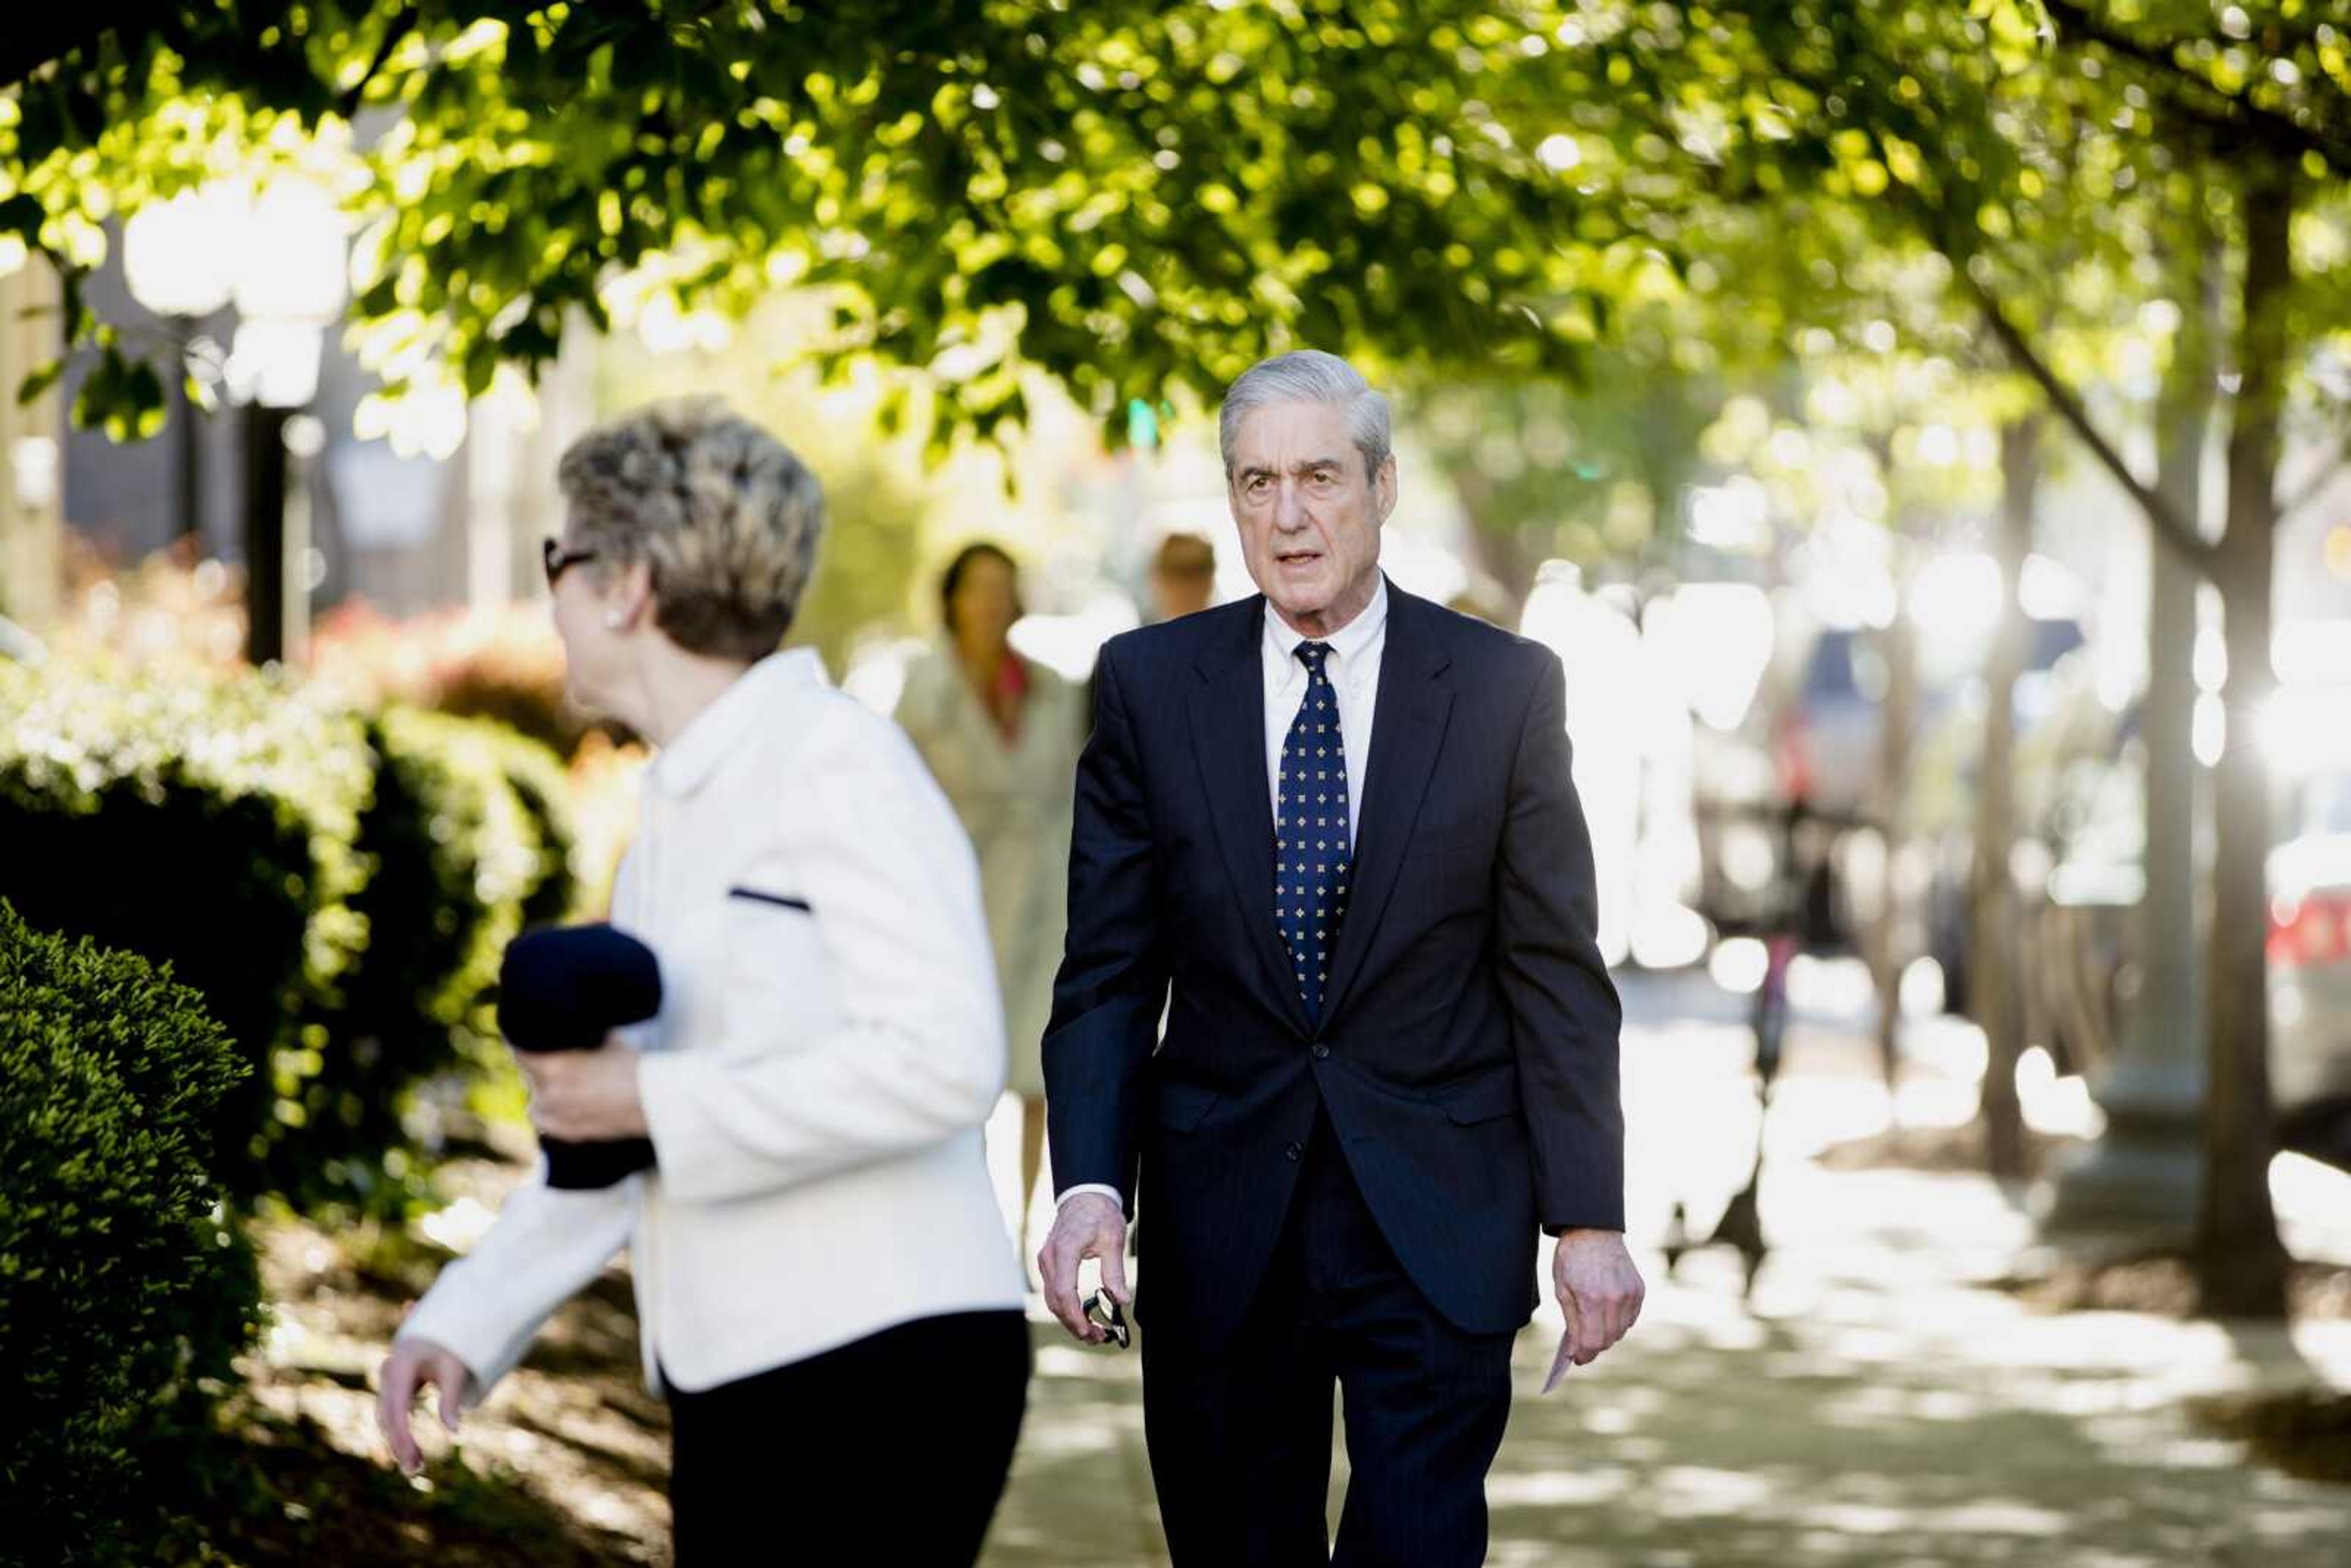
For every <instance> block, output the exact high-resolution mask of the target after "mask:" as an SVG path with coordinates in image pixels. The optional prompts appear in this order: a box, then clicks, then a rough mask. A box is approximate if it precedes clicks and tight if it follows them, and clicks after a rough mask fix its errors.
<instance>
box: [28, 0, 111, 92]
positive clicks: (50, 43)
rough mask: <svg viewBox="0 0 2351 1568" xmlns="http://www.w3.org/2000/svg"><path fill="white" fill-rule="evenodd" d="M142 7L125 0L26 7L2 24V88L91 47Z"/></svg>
mask: <svg viewBox="0 0 2351 1568" xmlns="http://www.w3.org/2000/svg"><path fill="white" fill-rule="evenodd" d="M140 11H141V7H140V6H138V5H129V4H124V3H122V0H115V3H114V4H100V3H95V0H93V3H91V4H87V5H36V6H26V7H24V8H22V9H21V10H20V12H19V14H18V15H16V16H11V17H10V18H9V19H8V25H7V26H5V27H0V88H10V87H15V86H16V84H17V83H18V82H21V81H23V80H24V79H25V78H27V77H29V76H31V75H32V74H33V73H34V72H36V71H37V70H39V69H40V68H42V67H43V66H46V65H47V64H49V63H50V62H51V61H52V60H58V59H63V58H64V57H66V56H68V55H69V54H72V53H73V52H74V51H75V50H77V49H83V48H88V47H89V46H90V45H92V44H95V43H96V42H98V40H99V39H100V38H102V37H105V36H106V35H107V34H109V33H110V32H112V31H114V29H115V27H116V26H118V25H119V24H120V23H123V22H127V21H131V20H133V19H134V18H135V17H136V16H137V15H138V14H139V13H140Z"/></svg>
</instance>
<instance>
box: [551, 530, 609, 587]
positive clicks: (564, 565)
mask: <svg viewBox="0 0 2351 1568" xmlns="http://www.w3.org/2000/svg"><path fill="white" fill-rule="evenodd" d="M538 559H539V564H541V565H542V566H544V567H546V568H547V586H548V589H549V591H550V592H551V591H553V590H554V588H555V580H556V579H557V578H559V577H561V576H562V575H563V574H564V573H565V572H566V571H568V570H570V569H571V568H573V567H575V566H578V565H579V564H580V562H581V561H583V560H594V559H596V552H595V551H594V550H591V549H564V548H563V541H562V540H561V539H541V540H539V541H538Z"/></svg>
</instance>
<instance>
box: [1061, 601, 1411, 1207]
mask: <svg viewBox="0 0 2351 1568" xmlns="http://www.w3.org/2000/svg"><path fill="white" fill-rule="evenodd" d="M1319 640H1320V641H1322V642H1323V643H1329V644H1330V646H1331V656H1330V657H1329V658H1328V659H1326V660H1325V661H1324V662H1323V665H1322V668H1323V672H1324V673H1325V674H1328V675H1329V676H1330V677H1331V686H1332V690H1333V691H1334V692H1335V693H1336V694H1337V695H1338V698H1339V739H1340V741H1341V743H1342V746H1343V749H1344V751H1345V753H1346V758H1347V842H1348V844H1349V845H1350V846H1353V843H1354V841H1355V830H1356V828H1357V826H1358V825H1359V824H1360V823H1361V822H1362V821H1363V820H1364V769H1365V767H1366V766H1367V764H1368V763H1369V762H1370V760H1371V756H1372V711H1373V709H1374V708H1375V707H1376V706H1378V704H1379V692H1380V654H1381V653H1382V652H1384V650H1385V649H1386V647H1387V643H1388V580H1387V574H1386V573H1385V572H1382V573H1381V574H1380V576H1379V580H1378V582H1377V585H1376V586H1374V588H1373V590H1372V601H1371V602H1370V603H1369V604H1366V605H1365V606H1364V609H1363V612H1362V613H1361V614H1359V615H1357V616H1356V617H1355V618H1354V619H1353V621H1350V622H1347V623H1346V624H1345V625H1344V626H1342V627H1340V628H1339V629H1338V630H1337V631H1336V632H1332V633H1331V635H1329V636H1328V637H1324V638H1321V639H1319ZM1306 641H1308V638H1307V636H1306V634H1305V633H1304V632H1300V631H1299V630H1298V629H1297V628H1296V627H1294V626H1292V625H1290V622H1287V621H1284V620H1283V619H1282V618H1281V613H1280V612H1279V611H1277V610H1276V609H1274V607H1273V603H1272V601H1270V600H1269V601H1267V602H1266V606H1265V636H1264V639H1263V642H1262V644H1261V646H1262V650H1263V653H1264V660H1263V663H1264V668H1265V787H1266V791H1267V793H1268V796H1269V797H1270V800H1271V801H1272V803H1273V815H1274V816H1275V817H1277V818H1278V817H1280V815H1281V747H1282V743H1283V742H1284V741H1286V740H1288V739H1289V738H1290V725H1291V724H1293V723H1294V722H1296V720H1297V718H1298V705H1299V704H1301V703H1302V702H1304V701H1305V700H1306V682H1307V674H1306V661H1305V660H1303V659H1301V658H1300V657H1299V656H1298V645H1299V644H1300V643H1304V642H1306ZM1081 1192H1096V1193H1100V1194H1102V1196H1103V1197H1107V1198H1109V1199H1110V1200H1111V1201H1112V1202H1113V1203H1121V1202H1123V1201H1124V1199H1123V1195H1122V1194H1121V1193H1120V1192H1119V1190H1118V1189H1117V1188H1116V1187H1113V1186H1103V1185H1102V1183H1100V1182H1081V1183H1079V1184H1078V1185H1077V1186H1071V1187H1069V1188H1067V1189H1066V1190H1064V1191H1063V1192H1062V1193H1061V1195H1060V1196H1059V1197H1057V1198H1056V1199H1055V1200H1054V1201H1055V1203H1056V1204H1057V1205H1058V1204H1062V1203H1067V1202H1069V1201H1070V1199H1071V1198H1073V1197H1077V1196H1078V1194H1080V1193H1081Z"/></svg>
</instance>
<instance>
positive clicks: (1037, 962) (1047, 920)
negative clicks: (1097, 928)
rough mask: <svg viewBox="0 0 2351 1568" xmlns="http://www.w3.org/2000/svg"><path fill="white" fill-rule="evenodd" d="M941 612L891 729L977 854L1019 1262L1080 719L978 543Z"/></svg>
mask: <svg viewBox="0 0 2351 1568" xmlns="http://www.w3.org/2000/svg"><path fill="white" fill-rule="evenodd" d="M939 613H940V620H941V624H942V630H943V635H942V637H941V640H940V642H939V643H938V644H937V645H936V646H935V647H933V648H932V649H931V650H929V651H928V652H927V653H925V654H924V655H923V656H922V657H920V658H918V659H917V660H915V661H914V664H912V665H911V666H909V667H908V669H907V671H906V685H905V688H904V692H903V693H902V694H901V695H900V696H899V698H898V707H897V719H898V722H899V724H901V725H902V726H904V727H905V731H906V734H907V735H908V736H909V737H912V739H913V740H914V746H915V748H916V749H917V750H919V751H920V752H921V753H922V754H923V760H924V761H925V762H926V763H928V764H929V765H930V769H931V776H932V777H933V778H935V779H937V780H938V782H939V787H940V788H941V789H944V790H946V797H947V799H948V800H950V801H951V802H953V803H954V806H955V810H956V816H958V817H959V818H961V819H962V821H963V825H964V831H966V832H967V833H969V834H970V835H971V841H972V847H973V848H974V849H975V850H976V851H977V852H978V854H979V881H980V887H981V890H982V893H983V895H984V896H985V898H986V901H987V928H988V933H989V936H990V937H991V938H992V940H993V941H994V943H995V948H996V976H997V985H998V989H999V990H1001V991H1002V993H1003V997H1004V1030H1005V1039H1006V1040H1008V1042H1009V1045H1010V1048H1011V1075H1010V1088H1011V1090H1012V1092H1014V1093H1015V1094H1018V1095H1019V1097H1020V1197H1019V1203H1018V1204H1017V1206H1016V1214H1015V1217H1014V1225H1015V1228H1017V1230H1018V1232H1019V1249H1020V1252H1021V1255H1022V1256H1024V1257H1025V1256H1027V1254H1028V1251H1029V1197H1030V1196H1031V1195H1032V1194H1033V1193H1034V1192H1035V1191H1036V1189H1037V1176H1038V1173H1039V1171H1040V1169H1041V1168H1042V1166H1043V1164H1044V1150H1045V1074H1044V1069H1043V1066H1042V1063H1041V1059H1040V1054H1039V1050H1040V1043H1039V1042H1040V1041H1041V1040H1043V1039H1044V1035H1045V1020H1046V1019H1047V1017H1048V1015H1050V1012H1051V1011H1052V1006H1053V970H1054V967H1056V966H1057V965H1059V964H1060V963H1061V933H1062V930H1063V928H1064V922H1063V903H1064V900H1065V898H1066V896H1067V893H1068V887H1067V883H1068V881H1069V872H1070V859H1069V851H1070V784H1071V779H1072V778H1073V777H1075V775H1076V772H1077V764H1078V750H1079V748H1080V747H1081V746H1083V745H1084V744H1085V710H1084V706H1083V701H1082V693H1081V688H1079V687H1077V686H1075V685H1071V683H1070V682H1068V681H1065V680H1063V679H1062V678H1061V676H1059V675H1057V674H1054V673H1053V672H1052V671H1051V670H1049V669H1046V668H1045V667H1044V666H1042V665H1040V664H1037V663H1035V662H1033V661H1031V660H1029V659H1024V658H1022V657H1021V656H1020V655H1019V653H1016V652H1014V650H1013V647H1012V643H1011V632H1012V628H1013V625H1014V623H1015V622H1018V621H1019V619H1020V617H1021V615H1022V614H1023V613H1025V612H1024V610H1023V608H1022V605H1021V601H1020V577H1019V568H1018V567H1017V566H1015V565H1014V564H1013V560H1012V557H1011V555H1010V554H1009V553H1008V552H1007V551H1006V550H1005V549H1003V548H1002V547H1001V546H999V545H995V544H990V543H987V542H985V541H982V542H979V543H976V544H970V545H967V546H965V547H964V548H963V549H961V550H959V551H957V552H956V557H955V559H953V560H951V561H949V562H948V563H947V568H946V572H945V573H944V574H942V575H941V577H940V579H939Z"/></svg>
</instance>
